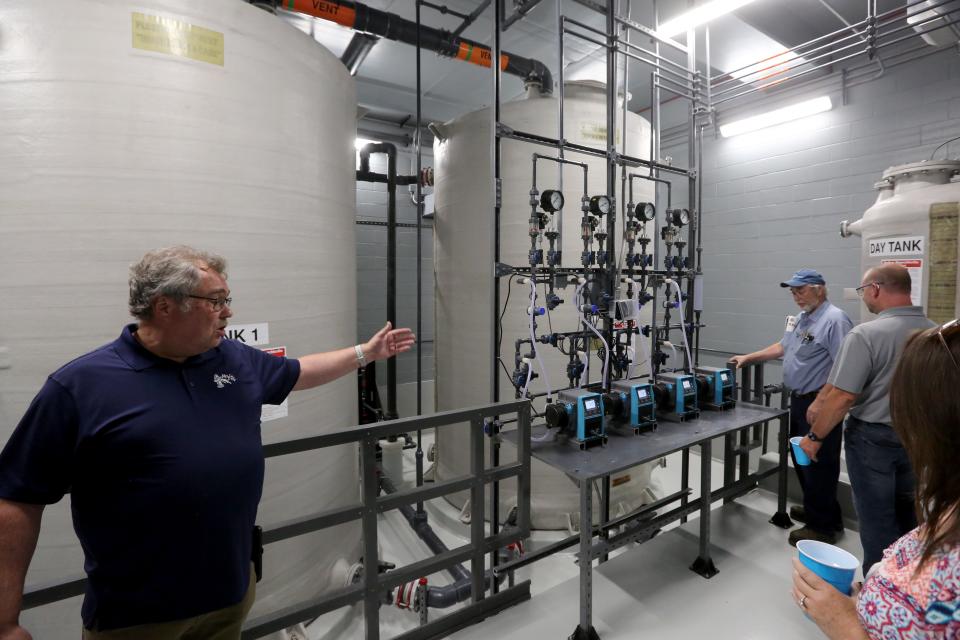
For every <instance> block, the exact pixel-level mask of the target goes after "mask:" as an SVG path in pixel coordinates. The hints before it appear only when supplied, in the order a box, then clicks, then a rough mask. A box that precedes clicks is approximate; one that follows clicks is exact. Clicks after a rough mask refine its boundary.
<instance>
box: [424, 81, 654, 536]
mask: <svg viewBox="0 0 960 640" xmlns="http://www.w3.org/2000/svg"><path fill="white" fill-rule="evenodd" d="M620 117H621V116H620V112H619V111H618V115H617V118H618V124H617V128H618V129H619V128H620V126H621V125H620V122H622V121H621V120H620ZM501 122H503V124H505V125H506V126H508V127H511V128H513V129H516V130H519V131H525V132H529V133H534V134H539V135H543V136H548V137H556V135H557V124H556V123H557V99H556V98H555V97H550V96H541V95H539V94H538V93H535V92H531V93H530V94H529V95H528V96H527V97H526V98H524V99H520V100H517V101H513V102H508V103H504V104H503V105H502V107H501ZM490 126H491V122H490V112H489V110H487V109H483V110H480V111H475V112H472V113H469V114H467V115H465V116H462V117H460V118H457V119H455V120H453V121H451V122H448V123H445V124H443V125H439V126H437V132H438V133H439V134H440V136H439V137H437V139H436V141H435V142H434V170H435V185H436V187H435V198H436V200H435V206H436V217H435V219H434V278H435V296H436V322H435V327H436V329H435V331H436V335H435V340H436V343H435V350H436V351H435V362H436V386H435V389H436V402H437V409H438V410H441V411H442V410H449V409H455V408H462V407H468V406H476V405H480V404H485V403H487V402H489V401H490V381H491V371H490V369H491V366H492V363H491V354H490V346H491V345H492V343H493V337H492V333H493V331H492V328H491V316H492V310H491V309H490V306H489V305H490V301H491V300H492V299H493V294H492V277H491V276H492V269H493V262H494V249H493V196H492V193H491V188H490V185H491V184H492V182H493V178H492V166H491V162H490V152H489V149H490ZM564 137H565V138H566V139H567V140H568V141H570V142H573V143H576V144H582V145H587V146H591V147H595V148H601V149H602V148H604V147H605V146H606V138H607V132H606V90H605V88H604V85H602V84H600V83H596V82H590V81H585V82H571V83H567V84H566V85H565V87H564ZM621 140H622V137H621ZM649 145H650V126H649V124H648V123H647V121H646V120H644V119H643V118H642V117H640V116H639V115H637V114H634V113H630V114H628V126H627V151H626V153H627V154H629V155H632V156H635V157H644V158H645V157H647V156H649ZM618 149H620V150H621V152H622V143H619V144H618ZM533 153H539V154H542V155H550V156H555V155H556V152H555V151H554V150H552V149H549V148H548V147H543V146H538V145H530V144H526V143H521V142H518V141H514V140H504V141H503V144H502V155H501V158H502V172H501V175H502V208H501V233H500V238H501V249H500V251H501V253H500V260H501V262H504V263H507V264H510V265H516V266H525V265H528V264H529V263H528V251H529V249H530V237H529V235H528V227H529V223H528V220H529V218H530V204H529V202H530V188H531V178H532V164H531V158H532V154H533ZM566 158H567V159H568V160H574V161H578V162H586V163H587V165H588V178H589V185H588V191H589V195H591V196H594V195H598V194H605V193H606V162H605V161H604V160H603V159H602V158H596V157H591V156H585V155H582V154H576V153H570V152H568V153H567V154H566ZM556 167H557V165H556V164H555V163H553V162H548V161H540V162H538V164H537V188H538V190H539V191H540V192H541V193H542V192H543V191H544V190H546V189H556V188H560V186H561V185H560V182H559V176H558V172H557V169H556ZM636 172H637V173H640V172H641V170H639V169H637V170H636ZM617 183H618V185H619V173H618V176H617ZM652 185H653V183H650V182H647V181H644V180H637V181H635V184H634V200H635V201H637V202H640V201H649V202H652V201H653V193H654V190H653V188H652ZM562 191H563V194H564V196H565V204H564V208H563V210H562V215H563V238H562V248H563V263H562V264H563V266H565V267H580V266H581V265H580V254H581V252H582V251H583V243H582V240H581V238H580V218H581V216H582V213H581V211H580V198H581V195H582V192H583V174H582V172H581V171H580V170H579V169H578V168H577V167H571V166H566V167H565V169H564V171H563V184H562ZM618 191H619V189H618ZM616 206H617V217H618V229H619V228H622V215H620V211H621V209H620V203H619V202H618V203H617V205H616ZM658 215H659V214H658ZM604 223H605V222H604ZM648 227H649V229H648V234H650V235H652V234H653V224H652V223H650V224H649V225H648ZM619 237H621V236H620V234H619V232H618V238H619ZM544 248H545V249H546V242H545V243H544ZM594 248H596V245H594ZM615 249H616V251H617V254H618V256H619V255H621V254H622V253H623V251H624V248H623V247H621V246H619V245H618V246H616V247H615ZM637 251H639V245H638V247H637ZM507 280H508V279H507V278H501V280H500V283H501V284H500V302H501V308H502V305H503V304H504V302H505V301H506V300H507V286H508V282H507ZM512 289H513V291H511V292H510V300H509V305H508V308H507V311H506V314H505V315H504V317H503V331H502V335H503V346H502V349H501V358H502V359H503V361H504V364H505V366H506V368H507V369H508V370H510V371H512V370H513V368H514V366H513V365H514V363H513V354H514V340H515V339H516V338H519V337H529V325H528V321H529V317H528V315H527V313H526V309H527V307H529V306H530V300H529V295H530V288H529V285H522V284H517V283H516V280H515V281H514V284H513V286H512ZM574 291H575V286H573V285H570V286H567V287H566V288H565V289H560V290H558V295H559V296H560V297H561V298H563V300H564V303H563V304H561V305H560V306H559V307H557V308H556V309H554V310H553V311H552V312H551V314H550V316H549V318H548V317H547V316H541V317H539V318H537V334H538V335H542V334H544V333H547V332H549V331H550V330H551V329H550V327H552V328H553V330H554V331H571V330H576V329H577V328H578V325H579V321H578V319H577V313H576V310H575V309H574V308H573V304H572V301H573V298H574ZM538 292H539V297H538V300H537V304H538V306H544V293H545V291H544V287H543V286H540V287H538ZM641 314H642V315H641V320H640V322H641V324H646V323H649V322H650V313H649V309H648V308H647V307H645V308H644V309H643V310H641ZM539 352H540V355H541V358H542V359H543V361H544V366H545V368H546V369H547V372H548V374H549V378H550V385H551V387H552V388H553V389H555V390H556V389H561V388H564V387H566V386H568V384H569V383H568V381H567V377H566V366H567V358H566V356H563V355H562V354H560V353H559V351H557V350H556V349H554V348H552V347H549V346H544V345H539ZM590 366H591V380H592V381H597V380H599V379H600V369H601V366H600V365H598V361H597V359H596V357H595V356H594V355H593V354H591V363H590ZM535 370H536V371H537V372H538V373H540V370H539V367H535ZM642 373H649V363H644V364H643V365H642V366H641V365H638V366H637V367H636V368H635V371H634V375H639V374H642ZM499 375H500V394H501V395H500V397H501V398H502V399H505V400H506V399H511V398H513V397H514V388H513V386H512V384H511V382H510V379H509V377H508V375H507V373H505V372H504V371H503V368H501V369H500V372H499ZM545 385H546V380H545V378H544V376H543V375H542V374H541V377H540V378H537V379H535V380H533V381H532V382H531V383H530V390H531V391H532V392H534V393H538V392H541V391H543V390H544V389H545V388H546V386H545ZM554 399H556V397H555V398H554ZM536 402H537V407H538V410H539V409H542V408H543V407H542V402H543V400H542V399H539V400H538V401H536ZM468 452H469V443H468V439H467V431H466V430H465V429H455V430H450V429H444V430H439V431H438V432H437V460H436V471H437V475H438V477H442V478H452V477H457V476H461V475H464V474H467V473H469V469H470V464H469V458H468ZM514 452H515V449H514V448H513V446H512V445H510V444H509V443H506V442H505V443H504V445H503V450H502V460H510V459H512V458H513V456H514ZM651 469H652V465H643V466H639V467H635V468H633V469H630V470H628V471H626V472H624V473H623V474H620V475H619V476H618V477H615V478H613V490H612V494H611V495H612V499H611V512H612V513H616V512H618V511H625V510H631V509H633V508H636V507H637V506H640V505H641V504H644V503H645V502H648V501H649V500H650V497H649V495H650V493H649V483H650V472H651ZM531 480H532V482H531V484H532V489H531V509H532V523H533V526H534V527H536V528H539V529H563V528H576V527H577V526H579V523H578V520H579V502H578V497H577V496H578V494H577V488H576V485H575V484H574V483H573V482H572V481H571V480H570V479H569V478H567V477H566V476H564V475H563V474H562V473H560V472H558V471H556V470H554V469H553V468H551V467H548V466H547V465H545V464H543V463H541V462H539V461H538V460H533V461H532V469H531ZM500 485H501V506H502V509H503V512H502V513H501V517H502V516H503V515H504V514H505V513H506V510H508V509H509V508H510V507H511V506H512V505H513V504H514V503H515V500H516V487H515V485H514V484H513V483H511V482H502V483H500ZM468 498H469V496H468V495H467V494H466V493H463V494H457V495H455V496H453V497H452V502H453V503H454V505H455V506H457V507H462V506H464V504H465V503H466V501H467V499H468Z"/></svg>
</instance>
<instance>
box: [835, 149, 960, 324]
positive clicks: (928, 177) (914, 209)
mask: <svg viewBox="0 0 960 640" xmlns="http://www.w3.org/2000/svg"><path fill="white" fill-rule="evenodd" d="M876 188H877V190H878V191H879V195H878V196H877V201H876V202H875V203H874V204H873V206H872V207H870V208H869V209H867V211H866V212H865V213H864V214H863V218H861V219H860V220H857V221H856V222H852V223H848V222H846V221H844V222H842V223H841V225H840V234H841V235H842V236H844V237H847V236H850V235H858V236H862V238H863V240H862V243H861V249H860V264H861V267H862V270H863V271H866V270H867V269H869V268H871V267H873V266H876V265H878V264H881V263H884V262H897V263H900V264H902V265H904V266H905V267H907V268H908V269H910V275H911V277H912V280H913V303H914V304H916V305H922V306H923V308H924V309H925V311H926V313H927V316H928V317H929V318H930V319H931V320H933V321H934V322H940V323H942V322H946V321H947V320H951V319H953V318H955V317H957V313H958V309H960V287H958V282H960V280H958V278H960V274H958V271H957V240H958V233H957V231H958V211H960V209H958V207H960V160H925V161H922V162H913V163H910V164H904V165H899V166H896V167H891V168H889V169H887V170H886V171H885V172H884V173H883V178H882V180H881V181H880V182H878V183H877V185H876ZM873 317H874V316H873V314H871V313H870V312H869V311H868V310H867V308H866V307H865V306H864V305H862V304H861V320H864V321H866V320H869V319H871V318H873Z"/></svg>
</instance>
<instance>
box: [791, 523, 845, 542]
mask: <svg viewBox="0 0 960 640" xmlns="http://www.w3.org/2000/svg"><path fill="white" fill-rule="evenodd" d="M800 540H817V541H819V542H826V543H827V544H834V543H835V542H836V541H837V534H836V533H833V532H831V533H824V532H822V531H815V530H813V529H811V528H810V527H801V528H799V529H794V530H793V531H791V532H790V535H789V537H788V538H787V541H788V542H789V543H790V546H791V547H795V546H797V542H799V541H800Z"/></svg>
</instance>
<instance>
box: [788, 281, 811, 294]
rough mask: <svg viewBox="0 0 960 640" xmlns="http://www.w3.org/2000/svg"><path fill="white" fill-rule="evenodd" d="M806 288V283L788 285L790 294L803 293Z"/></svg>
mask: <svg viewBox="0 0 960 640" xmlns="http://www.w3.org/2000/svg"><path fill="white" fill-rule="evenodd" d="M806 290H807V285H805V284H802V285H800V286H799V287H790V295H793V296H798V295H801V294H802V293H805V292H806Z"/></svg>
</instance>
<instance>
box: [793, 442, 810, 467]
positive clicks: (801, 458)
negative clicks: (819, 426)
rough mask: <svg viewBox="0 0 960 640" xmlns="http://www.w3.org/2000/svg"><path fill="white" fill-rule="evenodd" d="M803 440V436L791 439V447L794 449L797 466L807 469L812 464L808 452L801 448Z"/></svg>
mask: <svg viewBox="0 0 960 640" xmlns="http://www.w3.org/2000/svg"><path fill="white" fill-rule="evenodd" d="M802 440H803V436H794V437H793V438H790V446H791V447H793V455H794V456H795V457H796V459H797V464H798V465H800V466H801V467H806V466H807V465H809V464H810V457H809V456H808V455H807V452H806V451H804V450H803V449H801V448H800V442H801V441H802Z"/></svg>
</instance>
